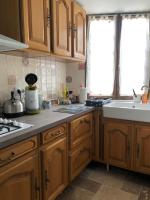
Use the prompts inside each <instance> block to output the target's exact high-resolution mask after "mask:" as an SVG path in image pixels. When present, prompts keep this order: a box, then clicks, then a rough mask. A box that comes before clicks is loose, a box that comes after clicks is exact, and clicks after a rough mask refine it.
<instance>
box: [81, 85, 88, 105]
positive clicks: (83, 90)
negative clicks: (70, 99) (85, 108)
mask: <svg viewBox="0 0 150 200" xmlns="http://www.w3.org/2000/svg"><path fill="white" fill-rule="evenodd" d="M86 100H87V89H86V88H84V87H82V88H80V95H79V102H80V103H85V101H86Z"/></svg>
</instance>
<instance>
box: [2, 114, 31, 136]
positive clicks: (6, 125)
mask: <svg viewBox="0 0 150 200" xmlns="http://www.w3.org/2000/svg"><path fill="white" fill-rule="evenodd" d="M32 126H33V125H31V124H26V123H21V122H17V121H16V120H15V121H12V120H9V119H3V118H0V137H4V136H6V135H10V134H13V133H16V132H18V131H21V130H24V129H27V128H30V127H32Z"/></svg>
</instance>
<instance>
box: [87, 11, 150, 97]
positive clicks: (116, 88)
mask: <svg viewBox="0 0 150 200" xmlns="http://www.w3.org/2000/svg"><path fill="white" fill-rule="evenodd" d="M124 14H127V15H137V14H150V12H148V11H147V12H146V11H145V12H130V13H127V12H124V13H109V14H108V13H106V14H105V13H104V14H89V15H87V26H86V27H87V34H86V35H87V42H88V24H89V23H88V22H89V21H88V20H89V17H91V16H94V17H96V16H104V15H106V16H107V15H108V16H116V19H115V58H114V60H115V78H114V87H113V94H112V95H111V96H90V97H93V98H112V99H116V100H131V99H133V96H121V95H120V92H119V91H120V90H119V87H120V83H119V70H120V69H119V63H120V41H121V28H122V17H121V15H124ZM87 46H88V45H87ZM86 57H87V55H86ZM86 60H87V59H86ZM86 77H87V62H86V68H85V85H86Z"/></svg>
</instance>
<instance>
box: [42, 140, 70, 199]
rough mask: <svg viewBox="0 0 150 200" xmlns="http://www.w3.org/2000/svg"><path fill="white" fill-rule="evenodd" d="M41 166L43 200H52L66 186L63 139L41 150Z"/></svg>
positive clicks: (65, 156)
mask: <svg viewBox="0 0 150 200" xmlns="http://www.w3.org/2000/svg"><path fill="white" fill-rule="evenodd" d="M42 165H43V166H42V178H43V200H54V199H55V198H56V197H57V196H58V195H59V194H60V193H61V192H62V191H63V190H64V188H65V187H66V185H67V171H68V168H67V145H66V138H65V137H64V138H61V139H59V140H58V141H56V142H54V143H52V144H49V145H47V146H45V147H44V148H43V150H42Z"/></svg>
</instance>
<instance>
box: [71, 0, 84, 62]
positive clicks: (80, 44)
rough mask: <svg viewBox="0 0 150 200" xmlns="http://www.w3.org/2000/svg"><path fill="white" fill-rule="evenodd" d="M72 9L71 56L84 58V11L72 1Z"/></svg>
mask: <svg viewBox="0 0 150 200" xmlns="http://www.w3.org/2000/svg"><path fill="white" fill-rule="evenodd" d="M72 10H73V56H74V57H75V58H79V59H85V53H86V12H85V11H84V10H83V8H82V7H80V6H79V5H78V4H77V3H75V2H73V3H72Z"/></svg>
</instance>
